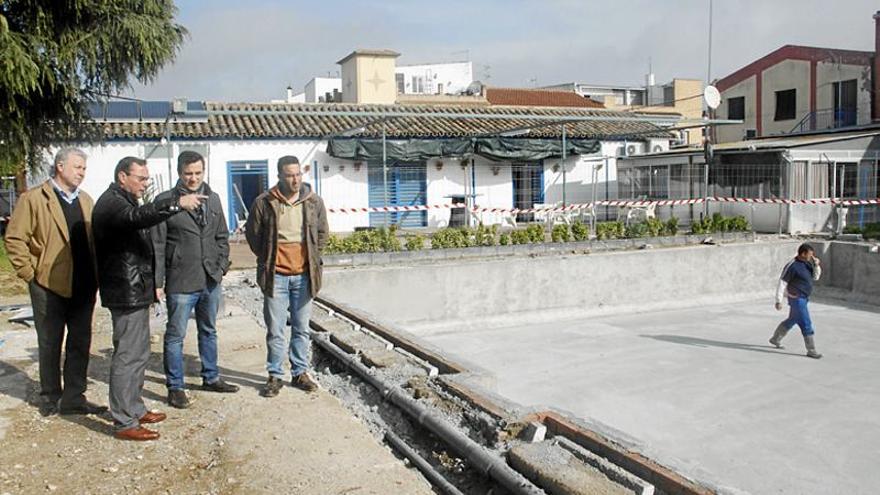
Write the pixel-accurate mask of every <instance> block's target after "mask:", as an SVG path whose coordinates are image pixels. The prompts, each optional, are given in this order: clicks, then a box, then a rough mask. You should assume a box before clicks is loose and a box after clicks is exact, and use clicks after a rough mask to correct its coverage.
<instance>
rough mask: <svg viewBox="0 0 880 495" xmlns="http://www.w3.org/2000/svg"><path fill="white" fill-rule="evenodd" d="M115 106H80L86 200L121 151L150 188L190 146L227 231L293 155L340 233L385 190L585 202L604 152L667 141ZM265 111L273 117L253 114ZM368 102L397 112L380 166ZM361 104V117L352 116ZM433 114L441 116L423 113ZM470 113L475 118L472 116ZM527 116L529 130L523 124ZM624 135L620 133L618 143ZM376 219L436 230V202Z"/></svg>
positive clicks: (331, 110) (298, 113)
mask: <svg viewBox="0 0 880 495" xmlns="http://www.w3.org/2000/svg"><path fill="white" fill-rule="evenodd" d="M117 105H131V102H113V103H110V104H108V105H107V106H105V107H98V108H96V109H94V110H93V114H94V115H95V117H96V120H97V121H98V122H99V123H102V124H103V125H104V128H105V138H106V142H105V143H104V144H103V145H94V146H84V149H85V150H86V153H87V154H88V155H89V171H88V174H87V176H86V179H85V181H84V183H83V185H82V187H83V188H84V189H85V190H86V191H87V192H89V193H90V194H92V195H93V196H98V195H100V194H101V193H102V192H103V191H104V189H106V187H107V185H108V184H109V183H110V182H111V181H112V180H113V173H112V171H113V168H114V167H115V165H116V163H117V162H118V161H119V160H120V159H121V158H123V157H125V156H129V155H131V156H138V157H146V158H147V161H148V165H149V169H150V173H151V176H152V177H153V179H154V184H155V186H156V189H157V190H164V189H167V188H169V187H170V186H171V185H172V184H173V183H174V181H175V180H176V162H175V160H176V157H177V155H178V154H179V153H180V152H181V151H183V150H194V151H198V152H199V153H201V154H202V155H203V156H205V158H206V160H207V164H206V165H207V170H206V181H207V182H208V184H209V185H210V186H211V188H212V189H213V190H214V191H215V192H217V193H218V194H219V195H220V198H221V200H222V203H223V206H224V211H225V213H226V215H227V218H228V219H229V226H230V228H231V229H234V228H236V227H237V226H238V225H239V222H240V219H243V218H244V215H245V212H246V209H247V208H249V207H250V204H251V202H252V201H253V199H254V198H255V197H256V196H257V194H259V193H260V192H262V191H264V190H266V188H268V187H270V186H271V185H272V184H274V183H275V181H276V174H275V166H276V162H277V160H278V158H279V157H281V156H284V155H288V154H293V155H296V156H297V157H299V159H300V161H301V163H303V169H304V174H305V181H306V182H309V183H310V184H312V185H313V187H314V188H315V189H316V191H317V192H318V193H319V194H320V195H321V196H322V197H323V198H324V201H325V204H326V205H327V207H328V208H329V209H331V210H334V212H333V213H331V214H330V216H329V221H330V227H331V229H332V230H333V231H351V230H354V229H355V228H357V227H368V226H378V225H382V224H383V223H384V221H385V218H384V217H383V214H381V213H367V212H356V213H355V212H344V211H343V210H345V209H351V208H365V207H378V206H384V205H385V204H386V192H385V191H387V204H388V205H389V206H413V205H423V206H431V205H445V204H449V203H451V202H453V200H452V198H453V197H459V198H461V197H464V196H469V197H471V198H473V199H472V201H473V203H475V204H476V205H477V206H482V207H488V208H501V209H512V208H530V207H532V206H534V205H536V204H556V203H560V202H562V201H563V197H564V199H565V202H566V203H567V204H571V203H586V202H589V201H590V200H591V199H592V198H593V194H596V199H604V198H614V197H616V194H617V193H616V191H617V187H616V181H617V177H616V159H617V156H618V155H621V154H624V153H634V152H639V151H644V150H666V149H668V145H669V139H670V136H669V134H668V133H667V132H666V131H663V130H662V129H659V128H658V127H656V126H654V125H652V124H650V123H647V122H609V121H598V122H597V121H583V122H575V123H569V124H567V125H566V154H567V155H568V158H567V159H566V160H565V163H564V164H562V163H561V159H560V155H561V153H560V152H561V149H562V148H561V134H560V132H561V129H560V128H559V126H558V125H554V126H542V125H540V124H539V123H538V122H536V121H534V120H521V119H518V118H517V116H521V117H522V119H527V118H536V117H541V116H546V117H548V118H562V117H564V118H575V119H576V118H581V117H587V118H591V119H592V118H597V117H599V118H601V117H602V116H607V117H617V118H619V117H633V116H634V115H633V113H620V112H611V111H607V110H603V109H581V108H530V107H483V108H479V109H468V110H464V112H466V113H465V114H463V115H469V117H461V118H453V117H449V114H451V113H455V112H463V110H462V108H461V107H459V106H454V105H448V106H441V105H430V106H429V105H421V106H418V105H363V104H323V105H322V104H317V105H316V104H301V105H294V106H292V107H291V106H290V105H285V106H278V105H272V104H222V103H206V104H204V105H201V104H200V103H199V102H190V108H191V109H195V110H193V111H191V112H190V113H188V114H185V115H178V116H175V117H174V118H172V119H171V121H170V123H169V124H168V127H167V128H166V127H165V125H164V124H163V122H164V120H165V119H164V116H159V115H158V114H157V115H155V116H151V115H146V114H144V112H142V111H137V112H130V111H129V112H119V111H118V109H114V107H116V106H117ZM144 105H146V104H144ZM166 106H167V104H166ZM202 108H203V109H204V111H203V110H201V109H202ZM266 110H269V111H273V113H265V114H262V115H260V114H259V113H260V112H261V111H266ZM281 110H285V111H289V112H290V113H289V114H287V115H284V114H281V113H280V112H279V111H281ZM381 111H385V112H388V113H398V114H400V113H404V114H406V115H405V116H398V117H389V118H386V119H385V120H384V126H385V133H386V136H387V142H386V153H387V156H388V157H389V159H388V160H387V161H386V162H385V163H386V166H387V169H386V168H383V162H382V158H381V156H382V153H381V149H382V145H381V136H382V126H383V123H382V121H381V120H380V119H377V118H376V116H375V113H376V112H381ZM319 112H320V113H319ZM367 112H372V114H371V115H364V116H358V115H357V114H358V113H367ZM206 113H207V115H206ZM309 113H314V115H310V114H309ZM440 113H442V114H445V115H447V117H437V116H432V115H431V114H440ZM477 114H478V115H480V116H483V118H477V117H474V115H477ZM165 115H167V113H166V114H165ZM635 116H636V117H638V115H635ZM160 117H161V118H160ZM529 123H535V128H534V129H528V128H527V127H528V126H527V124H529ZM353 126H362V127H360V128H355V129H352V128H353ZM524 127H526V128H525V129H524ZM511 129H518V130H517V132H516V134H517V135H516V137H500V136H501V135H502V134H503V133H505V131H509V130H511ZM352 134H356V135H352ZM168 136H170V139H167V137H168ZM334 136H335V137H334ZM480 136H482V137H480ZM626 136H634V137H633V138H631V139H630V140H628V141H627V140H626ZM600 166H601V167H600ZM563 170H564V172H563ZM594 179H595V180H596V182H597V183H596V187H595V188H594V187H593V180H594ZM34 180H38V178H34ZM386 186H387V187H386ZM502 217H503V215H502V214H488V213H487V214H484V215H483V217H482V221H483V222H484V223H486V224H493V223H501V222H502V219H503V218H502ZM237 218H238V219H239V221H237V220H236V219H237ZM389 220H390V221H391V222H394V223H399V224H402V225H403V226H405V227H412V228H418V227H428V228H436V227H442V226H445V225H448V223H449V220H450V210H449V209H448V208H446V209H443V208H440V209H428V210H426V211H417V212H410V213H394V214H391V215H390V216H389Z"/></svg>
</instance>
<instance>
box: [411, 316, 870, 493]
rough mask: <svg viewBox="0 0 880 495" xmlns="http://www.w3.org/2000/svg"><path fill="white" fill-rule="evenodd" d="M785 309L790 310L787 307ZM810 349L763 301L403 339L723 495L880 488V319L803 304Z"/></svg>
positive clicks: (436, 330) (439, 330)
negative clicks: (809, 319) (818, 355)
mask: <svg viewBox="0 0 880 495" xmlns="http://www.w3.org/2000/svg"><path fill="white" fill-rule="evenodd" d="M786 309H787V308H786ZM811 311H812V316H813V321H814V324H815V327H816V341H817V346H818V348H819V350H820V351H821V352H823V353H824V355H825V357H824V358H823V359H821V360H818V361H817V360H813V359H809V358H807V357H805V356H804V347H803V339H802V338H801V335H800V332H799V331H798V329H797V328H795V329H794V330H792V332H790V333H789V335H788V336H787V338H786V339H785V341H784V344H785V346H786V349H785V350H777V349H775V348H772V347H771V346H770V345H769V344H768V343H767V339H768V338H769V336H770V335H771V333H772V330H773V328H775V326H776V324H777V323H778V322H779V321H780V320H781V319H782V318H783V317H784V315H783V313H782V312H777V311H775V310H773V308H772V301H769V302H768V300H767V299H763V300H760V301H752V302H739V303H732V304H727V305H718V306H707V307H699V308H691V309H678V310H668V311H655V312H650V313H640V314H638V313H637V314H618V315H608V316H597V317H593V318H589V319H581V320H566V321H545V322H542V323H538V324H529V325H521V326H507V327H503V328H485V329H474V328H470V329H468V330H459V329H458V328H460V327H456V328H449V327H447V328H443V327H438V326H436V325H432V327H431V328H430V330H429V329H425V328H423V329H421V330H420V329H419V327H418V326H410V327H408V330H410V331H412V332H413V333H414V334H415V335H417V336H419V337H420V338H422V339H424V340H425V341H427V342H429V343H430V344H432V345H434V346H436V347H438V348H440V349H442V350H443V351H445V352H447V353H449V355H451V356H453V357H458V358H460V359H464V360H466V361H469V362H472V363H474V364H476V365H477V366H479V367H481V368H482V369H483V370H485V371H486V372H488V373H491V374H492V375H494V377H495V379H496V382H497V388H496V390H495V391H496V392H497V393H499V394H501V395H502V396H505V397H506V398H508V399H511V400H513V401H515V402H518V403H519V404H521V405H523V406H527V407H528V406H548V407H552V408H556V409H559V410H561V411H564V412H567V413H569V414H571V415H572V416H574V417H577V418H580V419H582V420H585V421H587V422H588V423H592V424H597V425H599V429H600V430H602V429H604V430H605V431H606V432H611V436H612V437H617V438H619V439H623V440H624V441H626V442H627V443H629V444H631V445H633V446H634V447H635V448H636V449H637V450H639V451H641V452H643V453H644V454H646V455H648V456H650V457H652V458H654V459H655V460H657V461H658V462H660V463H662V464H666V465H667V466H670V467H673V468H675V469H677V470H679V471H680V472H682V473H683V474H685V475H687V476H690V477H693V478H696V479H697V480H700V481H704V482H708V483H709V484H710V485H712V486H714V487H716V488H718V489H721V490H722V491H725V492H730V493H755V494H758V493H785V494H789V493H790V494H804V493H847V494H853V493H873V492H874V491H875V490H876V488H877V486H880V470H878V469H877V468H876V466H877V462H878V460H880V357H878V356H880V353H878V350H880V324H878V313H876V312H871V311H867V310H865V309H850V308H847V307H844V306H838V305H835V304H828V303H825V304H823V303H819V302H814V303H812V304H811Z"/></svg>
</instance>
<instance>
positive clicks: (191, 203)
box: [179, 194, 208, 211]
mask: <svg viewBox="0 0 880 495" xmlns="http://www.w3.org/2000/svg"><path fill="white" fill-rule="evenodd" d="M205 199H208V197H207V196H204V195H202V194H187V195H185V196H181V197H180V200H179V204H180V207H181V208H183V209H184V210H189V211H192V210H195V209H196V208H198V207H199V205H200V204H201V203H202V201H203V200H205Z"/></svg>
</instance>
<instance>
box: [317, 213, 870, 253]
mask: <svg viewBox="0 0 880 495" xmlns="http://www.w3.org/2000/svg"><path fill="white" fill-rule="evenodd" d="M871 225H873V226H875V228H876V229H875V231H876V232H877V235H878V236H880V224H871ZM867 228H868V227H867V226H866V229H867ZM748 230H749V223H748V221H746V219H745V217H742V216H738V217H723V216H721V215H720V214H718V213H715V214H714V215H712V216H711V217H707V218H705V219H703V220H702V221H700V222H695V223H694V225H693V226H692V232H693V233H694V234H707V233H712V232H742V231H748ZM397 231H398V227H397V226H391V227H390V228H388V229H385V228H378V229H375V230H365V231H359V232H355V233H353V234H351V235H349V236H348V237H340V236H337V235H334V234H331V235H330V240H329V242H328V243H327V248H326V249H325V253H327V254H341V253H349V254H351V253H379V252H394V251H401V250H402V249H406V250H407V251H419V250H421V249H424V248H425V241H426V240H427V237H426V236H425V235H423V234H407V235H406V236H405V237H404V242H403V244H401V241H400V239H399V238H398V236H397V233H398V232H397ZM678 233H679V227H678V219H677V218H674V217H673V218H670V219H669V220H667V221H665V222H664V221H662V220H659V219H656V218H649V219H648V220H647V221H646V222H642V223H637V224H631V225H628V226H625V225H624V224H623V222H599V223H597V224H596V237H597V238H598V239H599V240H608V239H634V238H640V237H660V236H673V235H677V234H678ZM589 238H590V228H589V227H588V226H587V225H585V224H584V223H583V222H581V221H580V220H575V221H574V222H573V223H572V224H571V225H570V226H569V225H564V224H560V225H554V226H553V228H552V230H551V231H550V240H551V241H552V242H572V241H574V242H581V241H587V240H589ZM546 241H547V236H546V232H545V231H544V224H541V223H534V224H531V225H529V226H528V227H526V228H524V229H516V230H512V231H510V232H504V233H499V227H498V225H491V226H485V225H482V224H480V225H478V226H477V227H474V228H445V229H440V230H438V231H437V232H435V233H434V234H433V235H432V236H431V238H430V242H431V244H430V246H431V249H451V248H467V247H479V246H496V245H501V246H509V245H513V244H537V243H542V242H546Z"/></svg>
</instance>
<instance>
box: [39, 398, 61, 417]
mask: <svg viewBox="0 0 880 495" xmlns="http://www.w3.org/2000/svg"><path fill="white" fill-rule="evenodd" d="M39 407H40V416H43V417H44V418H47V417H49V416H54V415H56V414H58V404H56V403H54V402H43V403H42V404H40V406H39Z"/></svg>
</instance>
